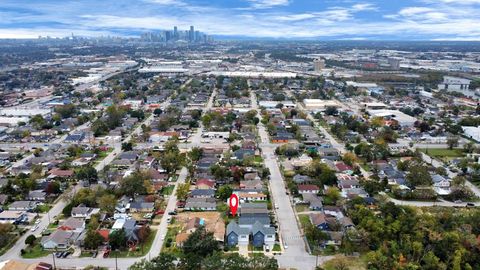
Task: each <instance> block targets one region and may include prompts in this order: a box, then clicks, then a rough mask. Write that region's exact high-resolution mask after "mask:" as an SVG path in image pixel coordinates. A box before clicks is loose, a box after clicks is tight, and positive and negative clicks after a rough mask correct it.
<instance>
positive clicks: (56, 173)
mask: <svg viewBox="0 0 480 270" xmlns="http://www.w3.org/2000/svg"><path fill="white" fill-rule="evenodd" d="M73 173H74V172H73V170H61V169H59V168H53V169H51V170H50V171H48V174H49V175H50V176H54V177H71V176H73Z"/></svg>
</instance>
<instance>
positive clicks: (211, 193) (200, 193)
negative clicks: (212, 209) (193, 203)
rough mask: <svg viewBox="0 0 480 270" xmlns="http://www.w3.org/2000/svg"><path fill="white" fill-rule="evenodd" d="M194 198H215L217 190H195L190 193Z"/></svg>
mask: <svg viewBox="0 0 480 270" xmlns="http://www.w3.org/2000/svg"><path fill="white" fill-rule="evenodd" d="M190 196H191V197H192V198H213V197H215V190H213V189H194V190H192V191H191V192H190Z"/></svg>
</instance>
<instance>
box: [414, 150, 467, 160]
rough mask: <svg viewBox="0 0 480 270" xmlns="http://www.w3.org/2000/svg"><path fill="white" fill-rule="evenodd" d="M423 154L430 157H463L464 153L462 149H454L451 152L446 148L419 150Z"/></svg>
mask: <svg viewBox="0 0 480 270" xmlns="http://www.w3.org/2000/svg"><path fill="white" fill-rule="evenodd" d="M419 150H420V151H422V152H423V153H425V154H427V155H429V156H432V157H452V158H454V157H463V156H464V155H465V153H464V152H463V149H459V148H454V149H452V150H450V149H447V148H420V149H419Z"/></svg>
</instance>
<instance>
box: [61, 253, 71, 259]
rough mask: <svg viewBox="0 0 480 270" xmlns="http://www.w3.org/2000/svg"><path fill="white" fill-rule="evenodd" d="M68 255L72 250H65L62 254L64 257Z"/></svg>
mask: <svg viewBox="0 0 480 270" xmlns="http://www.w3.org/2000/svg"><path fill="white" fill-rule="evenodd" d="M68 255H70V251H65V252H64V253H63V254H62V258H64V259H65V258H67V257H68Z"/></svg>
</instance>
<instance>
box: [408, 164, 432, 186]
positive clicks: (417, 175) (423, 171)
mask: <svg viewBox="0 0 480 270" xmlns="http://www.w3.org/2000/svg"><path fill="white" fill-rule="evenodd" d="M407 181H408V183H409V184H410V185H411V186H414V187H416V186H431V185H432V177H431V176H430V173H429V172H428V168H427V167H425V166H423V165H413V166H410V168H409V171H408V174H407Z"/></svg>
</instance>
